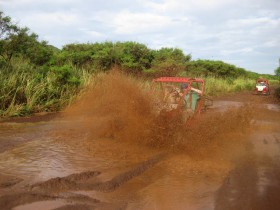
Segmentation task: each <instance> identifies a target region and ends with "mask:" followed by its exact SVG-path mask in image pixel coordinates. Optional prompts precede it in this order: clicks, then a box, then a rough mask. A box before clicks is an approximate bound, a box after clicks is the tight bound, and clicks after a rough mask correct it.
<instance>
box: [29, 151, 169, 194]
mask: <svg viewBox="0 0 280 210" xmlns="http://www.w3.org/2000/svg"><path fill="white" fill-rule="evenodd" d="M165 158H167V153H161V154H159V155H156V156H154V157H152V158H150V159H148V160H146V161H144V162H142V163H140V164H139V165H138V166H136V167H134V168H132V169H131V170H129V171H126V172H124V173H121V174H119V175H117V176H115V177H113V178H112V179H111V180H109V181H105V182H96V180H90V179H91V178H93V177H96V176H98V175H99V174H101V173H100V172H97V171H88V172H83V173H79V174H71V175H69V176H66V177H57V178H52V179H49V180H47V181H45V182H42V183H37V184H35V185H32V186H31V189H32V190H34V189H35V190H40V191H41V190H44V191H66V190H95V191H101V192H110V191H113V190H115V189H116V188H118V187H119V186H121V185H122V184H124V183H126V182H128V181H129V180H131V179H132V178H134V177H136V176H139V175H141V174H142V173H144V172H145V171H146V170H148V169H149V168H151V167H153V166H154V165H155V164H157V163H158V162H160V161H162V160H164V159H165ZM88 180H89V181H88Z"/></svg>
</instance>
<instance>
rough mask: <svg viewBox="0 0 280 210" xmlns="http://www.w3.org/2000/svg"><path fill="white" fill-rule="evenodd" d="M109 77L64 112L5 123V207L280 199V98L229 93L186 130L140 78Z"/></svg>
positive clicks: (249, 204)
mask: <svg viewBox="0 0 280 210" xmlns="http://www.w3.org/2000/svg"><path fill="white" fill-rule="evenodd" d="M104 80H106V81H109V82H108V83H101V84H99V86H98V87H95V88H94V89H93V90H90V91H89V92H90V94H86V96H85V97H84V98H82V99H81V100H79V102H78V103H77V104H73V106H71V107H69V108H68V109H67V110H65V112H64V113H63V115H62V116H59V117H58V118H55V117H54V118H52V119H51V120H49V119H48V120H46V121H36V122H26V121H25V122H20V123H16V122H6V123H1V126H0V132H1V136H0V144H1V151H0V171H1V172H0V209H18V210H23V209H61V210H62V209H64V210H66V209H129V210H132V209H139V210H146V209H163V210H165V209H177V210H181V209H182V210H183V209H190V210H192V209H193V210H196V209H197V210H204V209H207V210H211V209H277V208H276V207H279V205H278V203H277V199H276V196H275V193H277V194H278V189H280V188H278V182H279V180H280V179H279V178H280V176H279V175H280V174H279V166H278V164H277V161H278V160H279V156H278V154H279V146H278V145H279V144H280V134H279V127H280V125H279V122H280V116H279V111H278V110H279V108H278V107H279V106H278V105H275V104H273V103H272V102H271V101H270V100H264V97H262V98H256V97H255V96H252V95H251V94H248V95H246V96H243V95H242V97H239V96H238V95H236V96H235V97H236V98H235V99H234V100H228V99H219V100H216V101H214V108H213V109H209V110H208V112H207V113H204V115H203V116H202V117H201V118H200V119H199V121H198V122H197V124H195V125H194V126H193V127H191V129H189V130H187V131H185V130H184V131H182V129H181V127H180V125H179V124H178V123H177V122H169V121H164V120H163V121H160V122H159V121H157V120H155V116H154V113H153V111H152V106H151V104H150V101H151V98H150V97H152V96H150V95H149V93H146V92H141V90H142V89H143V88H142V87H141V84H140V85H137V82H136V81H135V80H133V79H131V78H128V77H124V76H123V75H118V74H117V75H113V76H112V75H108V76H107V77H105V79H104ZM104 93H106V94H104ZM97 99H98V100H97ZM231 99H233V98H232V97H231ZM244 99H246V100H244ZM267 99H269V98H267ZM248 101H254V103H255V104H254V105H250V104H249V105H246V104H248ZM268 104H271V105H268ZM252 122H253V123H252ZM255 122H257V123H255ZM2 145H3V147H2ZM244 195H246V196H244ZM243 197H244V199H243ZM267 198H271V199H272V201H271V203H272V204H273V205H272V204H271V205H270V204H268V203H267V200H266V199H267ZM254 203H255V204H256V203H257V204H258V205H255V204H254ZM260 207H262V208H260Z"/></svg>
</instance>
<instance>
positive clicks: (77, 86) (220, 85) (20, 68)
mask: <svg viewBox="0 0 280 210" xmlns="http://www.w3.org/2000/svg"><path fill="white" fill-rule="evenodd" d="M71 71H72V72H71V74H72V75H75V78H76V79H77V80H78V81H79V83H71V80H70V82H69V81H62V80H61V78H60V76H61V75H60V74H59V73H57V72H55V71H48V72H46V73H45V74H42V73H41V72H40V71H39V70H38V69H36V68H31V67H30V65H29V64H28V63H27V62H26V63H25V62H22V61H21V62H19V63H14V64H13V73H9V71H8V69H2V70H1V71H0V96H1V97H0V99H1V100H0V117H2V118H3V117H15V116H26V115H30V114H33V113H39V112H56V111H59V110H61V109H63V108H64V107H66V106H67V105H68V104H70V103H71V101H73V100H74V99H75V98H76V97H77V96H78V95H79V94H80V93H81V92H82V91H83V90H86V88H87V87H88V86H89V85H93V84H94V83H96V82H97V80H99V79H100V77H102V74H104V73H99V74H96V75H95V76H93V74H91V73H89V72H87V71H85V70H83V69H77V68H72V69H71ZM64 76H65V75H64ZM70 79H71V78H70ZM204 79H205V84H206V89H205V91H206V92H205V94H206V95H208V96H220V95H223V94H227V93H233V92H239V91H243V90H252V89H253V88H254V85H255V80H253V79H247V78H237V79H229V78H228V79H222V78H217V77H205V78H204ZM149 82H150V81H145V83H146V84H147V83H149ZM144 86H145V87H149V85H144Z"/></svg>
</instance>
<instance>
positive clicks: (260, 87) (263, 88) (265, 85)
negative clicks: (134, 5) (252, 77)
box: [255, 78, 270, 95]
mask: <svg viewBox="0 0 280 210" xmlns="http://www.w3.org/2000/svg"><path fill="white" fill-rule="evenodd" d="M255 94H262V95H269V94H270V88H269V82H268V80H267V79H262V78H260V79H257V80H256V88H255Z"/></svg>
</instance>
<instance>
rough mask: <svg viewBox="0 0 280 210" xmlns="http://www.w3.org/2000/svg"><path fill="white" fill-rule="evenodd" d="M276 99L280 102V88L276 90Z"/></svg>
mask: <svg viewBox="0 0 280 210" xmlns="http://www.w3.org/2000/svg"><path fill="white" fill-rule="evenodd" d="M274 97H275V98H276V99H277V100H279V101H280V87H278V88H276V89H275V92H274Z"/></svg>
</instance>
